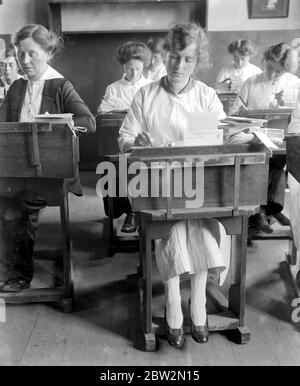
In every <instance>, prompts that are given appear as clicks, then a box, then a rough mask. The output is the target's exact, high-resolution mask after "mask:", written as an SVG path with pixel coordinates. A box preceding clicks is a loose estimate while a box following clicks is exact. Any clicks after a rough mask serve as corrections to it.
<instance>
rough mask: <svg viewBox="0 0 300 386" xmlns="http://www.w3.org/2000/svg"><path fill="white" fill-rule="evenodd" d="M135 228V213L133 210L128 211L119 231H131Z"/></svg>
mask: <svg viewBox="0 0 300 386" xmlns="http://www.w3.org/2000/svg"><path fill="white" fill-rule="evenodd" d="M136 230H137V219H136V214H135V213H133V212H130V213H129V214H128V215H127V216H126V218H125V221H124V224H123V225H122V228H121V232H124V233H133V232H135V231H136Z"/></svg>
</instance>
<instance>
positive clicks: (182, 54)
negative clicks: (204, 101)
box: [166, 43, 197, 84]
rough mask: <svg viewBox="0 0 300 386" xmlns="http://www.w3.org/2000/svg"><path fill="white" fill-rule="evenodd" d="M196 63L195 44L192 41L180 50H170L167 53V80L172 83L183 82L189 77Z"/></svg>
mask: <svg viewBox="0 0 300 386" xmlns="http://www.w3.org/2000/svg"><path fill="white" fill-rule="evenodd" d="M196 64H197V54H196V44H195V43H192V44H190V45H189V46H187V47H186V48H185V49H184V50H182V51H170V52H168V55H167V60H166V69H167V73H168V80H169V81H170V82H171V83H172V82H173V83H182V84H183V83H185V84H187V82H188V81H189V79H190V76H191V75H192V74H193V72H194V70H195V67H196Z"/></svg>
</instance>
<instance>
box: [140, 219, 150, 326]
mask: <svg viewBox="0 0 300 386" xmlns="http://www.w3.org/2000/svg"><path fill="white" fill-rule="evenodd" d="M145 228H146V229H145V233H144V234H143V240H144V242H145V250H144V253H145V260H144V262H143V267H142V269H143V277H144V279H145V284H144V294H143V298H144V307H143V308H144V329H145V332H146V333H149V332H151V331H152V251H151V236H150V229H148V227H147V225H146V227H145Z"/></svg>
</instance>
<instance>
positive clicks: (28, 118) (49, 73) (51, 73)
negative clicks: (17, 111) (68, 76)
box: [20, 65, 63, 122]
mask: <svg viewBox="0 0 300 386" xmlns="http://www.w3.org/2000/svg"><path fill="white" fill-rule="evenodd" d="M57 78H63V76H62V75H61V74H60V73H59V72H58V71H56V70H55V69H54V68H52V67H51V66H49V65H48V66H47V69H46V71H45V72H44V74H43V75H42V76H41V78H40V79H39V80H37V81H35V82H32V81H31V80H30V79H29V78H28V77H27V76H26V75H25V76H24V79H27V87H26V92H25V98H24V102H23V106H22V110H21V115H20V122H32V121H34V118H35V116H36V115H38V114H39V113H40V108H41V103H42V95H43V88H44V85H45V81H46V80H49V79H57Z"/></svg>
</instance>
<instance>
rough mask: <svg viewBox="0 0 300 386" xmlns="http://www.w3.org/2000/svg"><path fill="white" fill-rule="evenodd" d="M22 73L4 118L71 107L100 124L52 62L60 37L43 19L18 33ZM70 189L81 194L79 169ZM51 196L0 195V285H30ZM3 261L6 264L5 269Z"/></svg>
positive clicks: (1, 112)
mask: <svg viewBox="0 0 300 386" xmlns="http://www.w3.org/2000/svg"><path fill="white" fill-rule="evenodd" d="M14 45H15V46H16V47H17V55H18V60H19V63H20V65H21V67H22V70H23V71H24V73H25V76H24V78H21V79H18V80H16V81H14V83H13V84H12V85H11V87H10V88H9V90H8V92H7V94H6V96H5V98H4V100H3V102H2V104H1V106H0V122H35V116H36V115H38V114H45V113H46V112H48V113H50V114H58V113H72V114H74V116H73V120H74V124H75V126H83V127H85V128H86V129H87V131H88V132H94V131H95V130H96V125H95V120H94V117H93V115H92V113H91V112H90V110H89V108H88V107H87V105H86V104H85V103H84V102H83V100H82V99H81V98H80V96H79V95H78V93H77V92H76V91H75V89H74V87H73V85H72V84H71V83H70V82H69V81H68V80H66V79H65V78H64V77H63V76H62V75H61V74H60V73H59V72H58V71H56V70H55V69H54V68H53V67H51V66H50V65H49V64H48V62H49V61H50V60H51V59H52V58H53V56H54V55H55V53H57V52H58V50H59V48H60V46H61V39H59V38H58V37H57V36H56V35H55V34H54V33H52V32H51V31H48V30H47V29H46V28H45V27H43V26H42V25H37V24H29V25H26V26H24V27H22V28H20V29H19V31H18V32H17V33H16V35H15V37H14ZM67 185H68V190H69V191H71V192H72V193H74V194H76V195H78V196H81V195H82V189H81V184H80V180H79V173H78V170H77V175H76V177H75V178H74V179H72V180H68V181H67ZM45 206H47V202H46V201H45V200H44V199H43V197H41V196H40V195H39V194H38V193H37V192H28V191H25V192H24V193H22V194H21V195H20V197H15V198H14V199H13V198H10V197H0V221H1V225H2V227H1V234H0V246H1V248H0V268H1V269H0V273H1V271H3V276H2V275H0V291H3V292H18V291H21V290H23V289H26V288H29V287H30V283H31V280H32V278H33V249H34V243H35V236H36V231H37V228H38V218H39V211H40V209H42V208H44V207H45ZM2 267H3V269H2Z"/></svg>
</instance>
